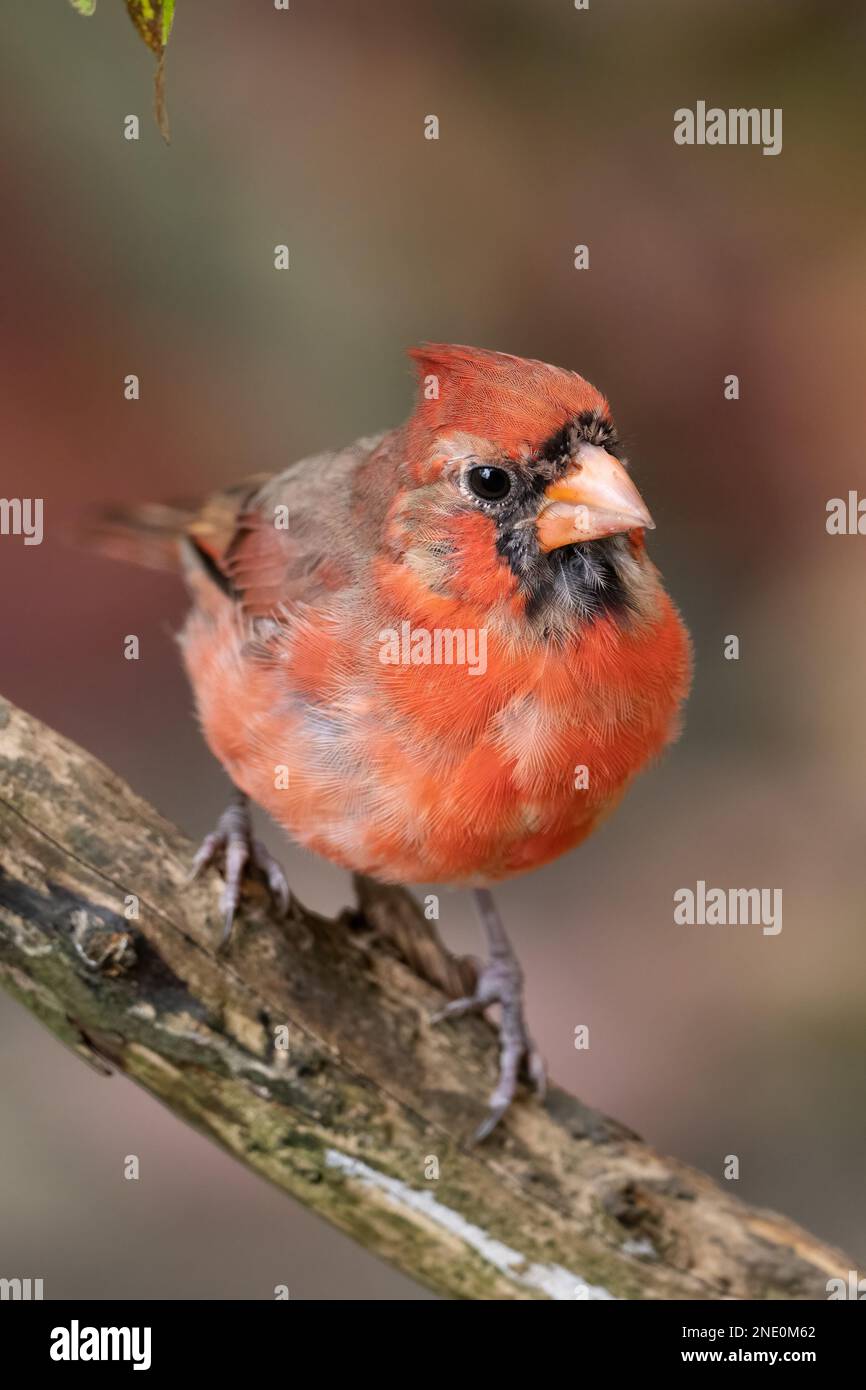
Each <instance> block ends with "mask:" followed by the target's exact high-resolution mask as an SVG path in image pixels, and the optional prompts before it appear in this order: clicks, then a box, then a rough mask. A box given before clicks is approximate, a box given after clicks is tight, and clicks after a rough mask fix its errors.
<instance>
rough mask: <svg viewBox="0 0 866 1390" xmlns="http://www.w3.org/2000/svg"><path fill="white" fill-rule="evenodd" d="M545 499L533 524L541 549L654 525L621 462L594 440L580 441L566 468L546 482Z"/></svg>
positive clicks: (554, 548) (648, 528) (550, 548)
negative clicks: (563, 472) (553, 481)
mask: <svg viewBox="0 0 866 1390" xmlns="http://www.w3.org/2000/svg"><path fill="white" fill-rule="evenodd" d="M544 498H545V500H544V504H543V506H542V509H541V512H540V513H539V516H538V521H537V523H536V531H537V534H538V543H539V545H540V546H541V549H542V550H544V551H548V550H556V549H557V548H558V547H559V546H561V545H574V544H575V542H577V541H594V540H598V539H599V537H600V536H615V535H616V534H617V532H619V531H631V530H633V529H634V528H635V527H636V526H645V527H646V528H647V530H650V531H652V530H654V529H655V523H654V522H653V519H652V517H651V516H650V514H649V512H648V511H647V509H646V504H645V502H644V500H643V498H642V497H641V495H640V493H639V492H638V490H637V488H636V487H635V485H634V483H633V482H632V480H631V478H630V477H629V476H628V474H627V473H626V471H625V469H624V468H623V466H622V464H621V463H620V462H619V461H618V460H617V459H615V458H614V457H613V455H612V454H608V453H606V452H605V450H604V449H599V448H598V447H597V445H595V444H581V446H580V448H579V449H578V451H577V453H576V454H575V456H574V461H573V462H572V464H571V465H570V467H569V469H568V472H567V473H566V474H565V475H564V476H563V477H562V478H560V479H559V480H558V482H555V483H552V484H551V485H550V487H549V488H548V489H547V491H546V492H545V494H544Z"/></svg>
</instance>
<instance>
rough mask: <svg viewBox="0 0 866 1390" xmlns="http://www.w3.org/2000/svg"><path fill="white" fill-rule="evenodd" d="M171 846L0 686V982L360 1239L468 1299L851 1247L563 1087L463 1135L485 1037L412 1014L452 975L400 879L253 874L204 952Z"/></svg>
mask: <svg viewBox="0 0 866 1390" xmlns="http://www.w3.org/2000/svg"><path fill="white" fill-rule="evenodd" d="M190 859H191V846H190V844H189V842H188V841H187V840H186V839H185V838H184V836H183V835H182V834H181V833H180V831H178V830H177V829H176V828H175V827H174V826H172V825H170V824H168V823H167V822H166V821H165V820H163V819H162V818H161V817H160V816H159V815H158V814H157V812H156V811H154V810H153V809H152V807H150V806H148V805H147V804H146V803H145V802H144V801H142V800H141V799H140V798H138V797H137V796H135V795H134V794H133V793H132V792H131V791H130V790H129V788H128V787H127V786H126V785H125V784H124V783H123V782H122V781H121V780H120V779H119V778H118V777H116V776H115V775H114V774H113V773H111V772H109V771H108V770H107V769H106V768H105V767H103V766H102V764H100V763H98V762H97V761H96V760H95V759H94V758H92V757H90V755H89V754H87V753H86V752H84V751H82V750H81V749H80V748H77V747H76V746H75V745H74V744H72V743H70V742H68V741H67V740H66V739H64V738H61V736H60V735H59V734H57V733H55V732H54V731H52V730H51V729H48V728H46V727H45V726H44V725H41V724H39V723H38V722H37V721H36V720H34V719H31V718H30V717H29V716H28V715H26V714H24V713H23V712H21V711H20V710H17V709H15V708H14V707H13V706H11V705H8V704H5V703H4V702H3V701H0V980H2V982H3V983H4V984H5V985H6V986H7V988H9V989H10V990H11V992H12V993H13V994H14V995H15V996H16V998H18V999H19V1000H21V1002H22V1003H24V1004H25V1005H26V1006H27V1007H28V1008H29V1009H31V1010H32V1011H33V1013H35V1014H36V1016H37V1017H38V1018H40V1019H41V1020H42V1021H43V1023H45V1024H46V1025H47V1026H48V1027H49V1028H50V1029H51V1030H52V1032H54V1033H55V1034H56V1035H57V1037H58V1038H60V1039H61V1040H62V1041H63V1042H65V1043H67V1044H68V1045H69V1046H71V1047H72V1048H74V1050H75V1051H76V1052H77V1053H78V1054H79V1055H80V1056H82V1057H83V1058H85V1059H86V1060H88V1061H89V1062H91V1063H92V1064H93V1065H95V1066H97V1067H98V1068H99V1069H100V1070H103V1071H110V1070H111V1069H112V1068H117V1069H119V1070H121V1071H123V1072H125V1073H126V1074H127V1075H128V1076H131V1077H132V1078H133V1079H134V1080H136V1081H138V1082H139V1083H140V1084H141V1085H143V1086H144V1087H145V1088H146V1089H147V1090H148V1091H150V1092H151V1094H153V1095H155V1096H157V1097H158V1098H159V1099H160V1100H162V1101H164V1102H165V1104H166V1105H168V1106H169V1108H170V1109H171V1110H173V1111H174V1112H175V1114H176V1115H178V1116H179V1117H180V1118H181V1119H184V1120H187V1121H188V1122H189V1123H191V1124H193V1125H195V1126H196V1127H197V1128H198V1129H200V1130H203V1131H204V1132H205V1133H207V1134H209V1135H210V1136H211V1137H212V1138H214V1139H216V1140H217V1141H218V1142H219V1143H220V1144H222V1145H223V1146H224V1147H225V1148H227V1149H228V1150H229V1151H230V1152H231V1153H233V1154H234V1155H235V1156H236V1157H237V1158H239V1159H240V1160H241V1161H242V1162H243V1163H245V1164H246V1165H247V1166H248V1167H250V1168H252V1169H254V1170H255V1171H256V1172H257V1173H261V1174H262V1175H263V1176H265V1177H267V1178H269V1179H270V1180H271V1181H272V1182H274V1183H276V1184H277V1186H279V1187H281V1188H283V1189H284V1190H285V1191H286V1192H289V1193H291V1194H292V1196H294V1197H296V1198H297V1199H298V1200H299V1201H300V1202H303V1203H304V1205H305V1206H307V1207H310V1208H311V1209H312V1210H313V1211H316V1212H318V1213H319V1214H320V1215H321V1216H324V1217H325V1218H326V1219H327V1220H328V1221H331V1222H333V1224H334V1225H336V1226H338V1227H339V1228H340V1229H341V1230H343V1231H346V1232H347V1233H348V1234H349V1235H351V1236H353V1237H354V1238H355V1239H356V1240H358V1241H360V1243H361V1244H362V1245H364V1246H366V1247H367V1248H368V1249H369V1250H371V1251H373V1252H375V1253H376V1254H378V1255H381V1256H383V1257H384V1258H385V1259H388V1260H390V1261H392V1262H393V1263H394V1264H395V1265H397V1266H398V1267H399V1268H400V1269H402V1270H404V1271H405V1272H406V1273H407V1274H410V1275H412V1276H413V1277H414V1278H416V1279H419V1280H421V1281H422V1282H424V1283H426V1284H429V1285H430V1286H431V1287H432V1288H434V1289H437V1290H439V1291H440V1292H441V1293H444V1294H448V1295H453V1296H457V1297H463V1298H476V1299H531V1298H553V1299H573V1298H586V1297H590V1298H605V1297H613V1298H664V1299H676V1298H711V1299H712V1298H825V1297H826V1281H827V1279H828V1278H829V1277H831V1276H841V1277H845V1276H846V1275H847V1271H848V1270H849V1269H852V1268H854V1264H853V1261H851V1260H849V1259H848V1257H847V1256H844V1255H842V1254H840V1253H839V1252H837V1251H835V1250H832V1249H830V1248H828V1247H826V1246H825V1245H823V1244H822V1243H821V1242H820V1241H818V1240H816V1239H815V1238H813V1237H812V1236H810V1235H808V1234H807V1233H806V1232H805V1231H803V1230H801V1229H799V1228H798V1227H796V1226H794V1225H793V1224H792V1223H791V1222H789V1221H788V1220H786V1219H785V1218H784V1217H780V1216H776V1215H774V1214H773V1213H771V1212H767V1211H759V1210H756V1209H754V1208H749V1207H747V1206H745V1205H743V1204H742V1203H741V1202H739V1201H738V1200H736V1199H735V1198H734V1197H733V1196H731V1195H729V1193H728V1192H727V1191H722V1190H720V1189H719V1188H717V1187H716V1186H715V1185H714V1184H713V1183H712V1182H711V1181H710V1180H709V1179H708V1178H706V1177H704V1176H703V1175H702V1174H699V1173H697V1172H694V1171H693V1170H692V1169H689V1168H687V1167H685V1166H684V1165H683V1164H681V1163H678V1162H677V1161H676V1160H674V1159H668V1158H662V1157H660V1156H659V1155H658V1154H656V1153H654V1152H653V1150H651V1149H649V1148H647V1147H646V1146H645V1145H644V1144H642V1143H641V1142H640V1140H639V1139H638V1138H637V1137H636V1136H635V1135H633V1134H632V1133H631V1132H630V1131H629V1130H628V1129H626V1128H624V1127H623V1126H622V1125H619V1124H617V1123H616V1122H614V1121H612V1120H609V1119H607V1118H606V1117H605V1116H603V1115H600V1114H598V1113H596V1112H594V1111H591V1110H589V1109H588V1108H587V1107H586V1106H584V1105H582V1104H581V1103H580V1102H579V1101H577V1100H575V1099H573V1098H572V1097H570V1096H568V1095H565V1094H564V1093H563V1092H561V1091H557V1090H554V1091H553V1092H552V1094H551V1095H550V1097H549V1100H548V1101H547V1103H546V1106H545V1107H544V1108H542V1107H541V1106H540V1105H539V1104H538V1103H537V1102H535V1101H534V1100H529V1099H527V1100H526V1101H525V1102H520V1103H518V1104H517V1105H515V1107H514V1108H513V1110H512V1112H511V1114H510V1115H509V1116H508V1117H507V1119H506V1121H505V1122H504V1124H503V1125H502V1127H501V1129H500V1130H498V1131H496V1133H495V1134H494V1135H493V1137H492V1138H491V1139H490V1140H488V1142H487V1143H486V1144H485V1145H484V1146H482V1147H480V1148H476V1149H470V1148H467V1147H466V1145H465V1141H466V1138H467V1136H469V1135H470V1134H471V1133H472V1131H473V1129H474V1127H475V1125H476V1124H477V1123H478V1121H479V1120H480V1119H481V1117H482V1115H483V1113H484V1109H485V1101H486V1097H487V1095H488V1093H489V1091H490V1089H491V1087H492V1085H493V1082H494V1080H495V1074H496V1041H495V1037H494V1035H493V1032H492V1030H491V1028H490V1026H489V1025H488V1024H487V1023H486V1022H485V1021H484V1020H482V1019H477V1018H466V1019H463V1020H461V1021H460V1022H459V1023H453V1024H450V1025H449V1024H446V1025H443V1026H440V1027H437V1028H434V1027H431V1026H430V1024H429V1022H428V1017H429V1014H430V1013H431V1011H432V1010H433V1009H435V1008H436V1007H437V1006H439V1005H440V1004H441V1002H442V996H441V992H440V991H439V990H438V989H437V988H436V987H435V986H434V984H432V983H430V981H431V980H434V981H439V982H440V983H442V984H444V985H445V986H446V987H447V988H448V989H449V990H450V992H452V993H457V992H460V990H461V989H462V988H463V986H464V985H465V982H466V980H467V978H468V977H469V975H470V974H471V967H470V966H469V964H468V963H467V962H465V961H462V962H461V961H456V960H455V959H454V958H453V957H452V956H450V955H449V954H448V953H447V952H446V951H445V950H444V948H443V947H442V945H441V943H440V942H439V939H438V937H437V936H436V934H435V931H434V929H433V928H432V926H431V924H430V923H427V922H425V921H424V919H423V917H422V916H421V914H420V912H419V910H418V908H417V907H416V906H415V904H414V902H413V900H412V899H411V898H410V897H409V895H408V894H406V893H404V892H403V891H402V890H398V889H385V888H381V887H378V886H377V885H375V884H372V883H369V882H361V883H360V884H359V885H358V889H359V904H358V908H357V909H355V910H354V911H352V912H347V913H344V914H343V915H342V916H341V917H340V918H339V919H338V920H337V921H327V920H325V919H324V918H321V917H318V916H316V915H315V914H314V913H312V912H310V911H309V910H308V909H306V908H304V907H302V906H301V905H300V904H299V903H297V902H294V903H293V904H292V908H291V911H290V915H289V917H288V919H287V920H286V921H285V922H283V923H275V922H274V921H273V920H271V919H270V918H269V915H268V909H267V904H266V902H265V899H264V895H261V896H259V897H257V898H253V897H251V898H250V899H248V900H246V902H245V905H244V912H243V920H242V921H241V922H240V923H239V924H238V929H236V933H235V941H234V943H233V945H232V947H231V950H230V952H229V954H228V956H225V957H222V956H219V955H217V954H216V953H215V950H214V944H215V943H216V942H217V941H218V940H219V936H220V912H219V906H218V897H219V880H218V878H217V876H216V875H209V876H208V878H207V879H206V880H205V881H203V882H201V883H195V884H193V885H191V886H188V885H187V883H186V878H187V875H188V866H189V863H190ZM131 895H134V898H135V899H137V901H138V912H139V916H138V918H137V919H134V918H133V919H132V920H129V919H128V918H127V917H126V916H125V915H124V913H125V910H126V911H131V910H133V909H134V904H132V897H131ZM406 957H408V961H409V962H411V963H407V959H406ZM281 1026H284V1027H287V1028H288V1038H289V1046H288V1050H283V1049H282V1048H281V1047H280V1046H279V1045H278V1044H279V1036H278V1032H277V1030H279V1029H280V1027H281ZM436 1165H438V1178H437V1177H435V1176H432V1174H434V1173H435V1172H436V1170H437V1169H436Z"/></svg>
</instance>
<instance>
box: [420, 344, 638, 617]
mask: <svg viewBox="0 0 866 1390" xmlns="http://www.w3.org/2000/svg"><path fill="white" fill-rule="evenodd" d="M411 356H412V357H413V358H414V360H415V362H416V364H417V367H418V372H419V377H420V389H419V399H418V403H417V405H416V408H415V411H414V413H413V415H412V417H411V418H410V420H409V423H408V425H407V427H406V435H405V463H404V465H403V473H404V484H405V487H404V491H403V493H402V499H401V506H400V510H399V515H398V516H397V517H395V518H393V520H394V522H395V523H396V527H397V529H398V531H399V534H400V538H401V544H402V546H404V547H405V550H404V554H406V556H407V558H408V560H409V562H410V563H411V564H412V565H413V566H414V567H415V569H416V570H417V571H419V573H420V574H421V576H422V577H423V578H424V580H425V582H426V583H427V584H429V586H430V587H431V588H432V589H434V591H437V592H440V593H452V594H460V593H466V592H467V591H468V592H469V593H470V595H474V593H475V592H476V590H478V588H479V586H480V585H481V584H482V583H485V584H486V586H487V587H486V593H487V595H488V596H489V597H492V600H493V602H494V603H495V602H496V600H497V598H500V599H502V600H503V602H505V601H506V600H507V601H508V603H509V605H510V606H511V608H512V609H513V607H514V604H515V603H517V604H519V605H520V606H521V608H522V612H523V613H524V614H525V616H526V617H527V618H528V619H529V621H530V622H531V624H532V625H533V627H534V628H536V629H537V630H538V631H540V632H543V633H544V635H545V636H547V637H550V636H557V635H567V634H569V633H571V632H573V631H574V629H575V627H576V626H578V625H579V624H580V623H582V622H586V621H592V620H593V619H594V618H596V617H598V616H600V615H603V614H608V613H610V614H613V615H615V616H618V615H621V616H622V617H623V618H624V619H625V618H627V617H628V615H629V614H630V613H631V614H633V615H639V614H641V613H646V612H647V611H648V609H649V607H650V605H651V603H652V598H653V594H654V592H655V589H656V578H655V570H654V568H653V566H652V565H651V564H650V562H649V560H648V559H647V557H646V554H645V551H644V546H643V532H644V530H645V529H651V528H652V527H653V521H652V518H651V517H650V514H649V511H648V510H647V507H646V504H645V503H644V501H643V499H642V497H641V496H640V493H639V492H638V490H637V488H636V487H635V485H634V483H633V482H632V480H631V478H630V477H629V474H628V472H627V470H626V466H625V462H624V460H623V458H622V451H621V449H620V446H619V444H618V441H617V436H616V431H615V429H614V425H613V421H612V419H611V415H610V409H609V406H608V403H607V401H606V400H605V398H604V396H602V395H601V394H600V392H598V391H597V390H596V389H595V387H594V386H591V385H590V383H589V382H588V381H585V380H584V379H583V377H580V376H578V375H577V374H576V373H572V372H566V371H562V370H560V369H558V368H556V367H550V366H548V365H546V364H545V363H543V362H534V361H528V360H525V359H523V358H519V357H511V356H508V355H506V354H504V353H498V352H486V351H481V350H478V349H475V348H466V347H451V346H445V345H439V344H434V345H426V346H424V347H422V348H417V349H415V350H414V351H413V352H412V353H411Z"/></svg>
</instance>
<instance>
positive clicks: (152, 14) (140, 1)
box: [94, 0, 175, 55]
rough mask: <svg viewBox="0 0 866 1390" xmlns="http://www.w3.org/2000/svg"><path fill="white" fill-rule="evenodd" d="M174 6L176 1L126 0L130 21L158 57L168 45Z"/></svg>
mask: <svg viewBox="0 0 866 1390" xmlns="http://www.w3.org/2000/svg"><path fill="white" fill-rule="evenodd" d="M94 3H95V0H94ZM174 5H175V0H126V8H127V10H128V11H129V17H130V19H131V20H132V22H133V24H134V25H135V27H136V29H137V30H138V32H139V34H140V35H141V37H142V38H143V39H144V42H145V43H146V44H147V46H148V48H150V49H152V50H153V52H154V53H156V54H157V55H161V54H162V53H163V51H164V49H165V46H166V44H167V43H168V37H169V34H170V33H171V26H172V23H173V21H174Z"/></svg>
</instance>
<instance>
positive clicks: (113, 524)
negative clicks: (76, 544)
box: [81, 502, 199, 573]
mask: <svg viewBox="0 0 866 1390" xmlns="http://www.w3.org/2000/svg"><path fill="white" fill-rule="evenodd" d="M198 511H199V508H198V507H196V506H189V507H186V506H166V505H164V504H162V503H160V502H150V503H143V504H140V505H139V504H131V505H129V506H126V507H124V506H118V507H112V508H111V509H110V510H106V511H104V512H101V513H99V514H98V515H96V516H94V517H93V518H92V519H91V520H89V521H88V522H87V523H86V524H85V526H84V527H83V530H82V532H81V539H82V541H83V542H84V544H85V545H87V546H88V547H89V548H91V549H93V550H97V551H99V553H100V554H101V555H107V556H109V557H110V558H111V559H113V560H126V561H128V562H129V563H130V564H133V565H142V566H144V568H145V569H152V570H168V571H173V572H177V573H179V572H180V570H181V565H182V560H181V553H182V552H181V542H182V540H183V537H184V536H185V535H186V534H187V532H188V529H189V527H190V526H191V525H192V523H193V522H194V520H195V518H196V516H197V515H198Z"/></svg>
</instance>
